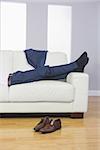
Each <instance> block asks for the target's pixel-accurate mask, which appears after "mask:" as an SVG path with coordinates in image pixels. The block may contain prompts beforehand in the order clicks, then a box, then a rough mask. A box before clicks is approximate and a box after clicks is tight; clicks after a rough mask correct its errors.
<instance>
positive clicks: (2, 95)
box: [0, 84, 8, 102]
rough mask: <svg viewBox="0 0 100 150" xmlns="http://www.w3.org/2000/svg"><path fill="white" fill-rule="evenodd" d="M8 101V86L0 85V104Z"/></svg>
mask: <svg viewBox="0 0 100 150" xmlns="http://www.w3.org/2000/svg"><path fill="white" fill-rule="evenodd" d="M4 101H8V86H6V85H1V84H0V102H4Z"/></svg>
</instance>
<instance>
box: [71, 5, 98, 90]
mask: <svg viewBox="0 0 100 150" xmlns="http://www.w3.org/2000/svg"><path fill="white" fill-rule="evenodd" d="M72 23H73V25H72V60H74V59H75V58H77V56H79V55H80V54H81V53H82V52H83V51H84V50H86V51H87V52H88V55H89V58H90V61H89V64H88V66H87V68H86V69H85V72H87V73H88V74H89V77H90V90H98V87H97V46H98V45H97V42H98V40H97V34H98V29H97V25H98V24H97V3H76V4H73V19H72ZM99 75H100V74H99ZM99 89H100V88H99Z"/></svg>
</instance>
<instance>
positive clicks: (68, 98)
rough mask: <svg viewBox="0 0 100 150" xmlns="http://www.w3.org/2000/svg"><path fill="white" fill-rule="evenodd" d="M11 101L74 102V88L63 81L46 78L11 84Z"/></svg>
mask: <svg viewBox="0 0 100 150" xmlns="http://www.w3.org/2000/svg"><path fill="white" fill-rule="evenodd" d="M9 99H10V101H21V102H22V101H33V102H72V101H73V99H74V89H73V86H72V85H71V84H68V83H66V82H62V81H53V80H45V81H38V82H33V83H27V84H20V85H14V86H11V87H10V89H9Z"/></svg>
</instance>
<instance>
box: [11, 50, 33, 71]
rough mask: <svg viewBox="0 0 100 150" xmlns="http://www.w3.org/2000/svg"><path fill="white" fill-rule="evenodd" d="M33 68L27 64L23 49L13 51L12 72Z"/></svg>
mask: <svg viewBox="0 0 100 150" xmlns="http://www.w3.org/2000/svg"><path fill="white" fill-rule="evenodd" d="M32 69H34V68H33V67H32V66H31V65H29V64H28V62H27V60H26V56H25V53H24V51H14V52H13V72H16V71H26V70H32Z"/></svg>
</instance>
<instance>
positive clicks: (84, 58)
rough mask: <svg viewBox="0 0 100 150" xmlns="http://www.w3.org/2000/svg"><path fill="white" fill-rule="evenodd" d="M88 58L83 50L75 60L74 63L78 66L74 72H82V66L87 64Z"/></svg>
mask: <svg viewBox="0 0 100 150" xmlns="http://www.w3.org/2000/svg"><path fill="white" fill-rule="evenodd" d="M88 61H89V58H88V57H87V53H86V52H84V53H83V54H82V55H81V56H80V57H79V58H78V59H77V60H76V63H77V65H78V68H77V69H76V70H75V71H76V72H84V68H85V66H86V65H87V63H88Z"/></svg>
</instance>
